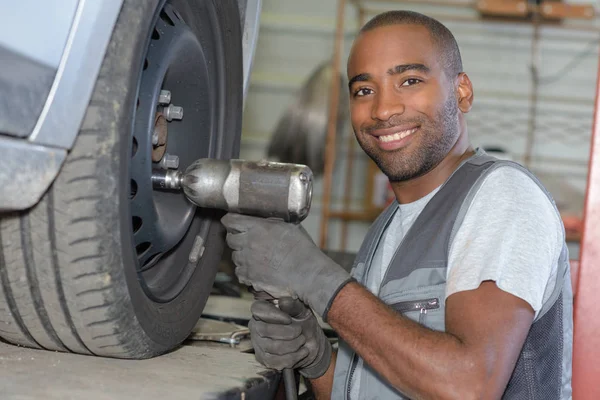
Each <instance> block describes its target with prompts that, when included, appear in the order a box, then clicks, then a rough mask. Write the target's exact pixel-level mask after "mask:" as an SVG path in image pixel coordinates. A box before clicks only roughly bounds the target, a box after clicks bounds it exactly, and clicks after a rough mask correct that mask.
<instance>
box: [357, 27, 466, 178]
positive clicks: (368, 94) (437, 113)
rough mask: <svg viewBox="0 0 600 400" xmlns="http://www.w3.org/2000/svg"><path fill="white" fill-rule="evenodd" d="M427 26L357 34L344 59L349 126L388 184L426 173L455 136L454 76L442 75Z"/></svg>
mask: <svg viewBox="0 0 600 400" xmlns="http://www.w3.org/2000/svg"><path fill="white" fill-rule="evenodd" d="M442 68H443V65H442V63H441V61H440V60H439V56H438V51H437V49H436V48H435V46H434V44H433V43H432V41H431V39H430V36H429V32H428V31H427V29H426V28H424V27H422V26H417V25H390V26H384V27H379V28H375V29H374V30H371V31H367V32H365V33H363V34H361V35H360V36H359V37H358V38H357V39H356V41H355V43H354V45H353V47H352V51H351V53H350V58H349V60H348V79H349V82H350V113H351V119H352V127H353V129H354V133H355V134H356V138H357V140H358V142H359V143H360V145H361V147H362V148H363V150H364V151H365V152H366V153H367V154H368V155H369V157H371V158H372V159H373V161H375V163H376V164H377V165H378V166H379V168H380V169H381V170H382V171H383V173H385V174H386V175H387V176H388V178H389V179H390V181H392V182H400V181H406V180H409V179H413V178H416V177H419V176H421V175H424V174H426V173H427V172H429V171H430V170H431V169H433V168H434V167H435V166H437V165H438V164H439V163H440V162H441V161H442V160H443V159H444V157H446V155H447V154H448V152H449V151H450V149H451V148H452V147H453V146H454V144H455V143H456V141H457V139H458V136H459V119H458V115H459V112H458V101H457V97H456V91H455V80H454V79H453V78H455V77H452V78H451V77H446V74H445V73H444V71H443V69H442Z"/></svg>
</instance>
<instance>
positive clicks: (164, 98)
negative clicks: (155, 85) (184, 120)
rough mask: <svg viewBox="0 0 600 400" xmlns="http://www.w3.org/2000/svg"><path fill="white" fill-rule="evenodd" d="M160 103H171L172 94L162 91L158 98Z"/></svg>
mask: <svg viewBox="0 0 600 400" xmlns="http://www.w3.org/2000/svg"><path fill="white" fill-rule="evenodd" d="M158 103H159V104H164V105H167V104H169V103H171V92H169V91H168V90H161V91H160V95H159V96H158Z"/></svg>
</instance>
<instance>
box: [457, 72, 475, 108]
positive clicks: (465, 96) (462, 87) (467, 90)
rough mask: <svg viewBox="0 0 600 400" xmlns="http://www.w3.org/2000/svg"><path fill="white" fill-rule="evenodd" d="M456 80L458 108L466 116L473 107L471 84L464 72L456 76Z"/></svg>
mask: <svg viewBox="0 0 600 400" xmlns="http://www.w3.org/2000/svg"><path fill="white" fill-rule="evenodd" d="M456 79H457V81H458V88H457V90H456V96H457V100H458V108H459V109H460V111H462V112H463V113H465V114H466V113H468V112H469V111H471V107H472V106H473V84H472V83H471V80H470V79H469V77H468V76H467V74H465V73H464V72H461V73H460V74H458V77H457V78H456Z"/></svg>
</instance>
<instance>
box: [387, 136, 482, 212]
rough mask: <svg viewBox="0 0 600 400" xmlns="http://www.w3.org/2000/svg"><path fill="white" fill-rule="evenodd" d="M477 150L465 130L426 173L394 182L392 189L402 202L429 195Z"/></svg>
mask: <svg viewBox="0 0 600 400" xmlns="http://www.w3.org/2000/svg"><path fill="white" fill-rule="evenodd" d="M474 153H475V150H474V149H473V147H472V146H471V144H470V143H469V138H468V135H467V133H466V130H463V131H462V132H461V134H460V136H459V137H458V140H457V141H456V143H455V144H454V146H453V147H452V149H450V151H449V152H448V155H446V157H445V158H444V159H443V160H442V161H441V162H440V163H439V164H438V165H437V166H435V167H434V168H433V169H432V170H430V171H429V172H427V173H426V174H425V175H421V176H419V177H418V178H414V179H411V180H408V181H403V182H392V183H391V186H392V190H393V191H394V194H395V195H396V199H397V200H398V203H400V204H407V203H412V202H413V201H417V200H419V199H420V198H422V197H425V196H427V195H428V194H429V193H431V192H432V191H433V190H435V189H436V188H437V187H438V186H440V185H441V184H443V183H444V182H446V180H447V179H448V178H449V177H450V175H452V173H453V172H454V171H455V170H456V169H457V168H458V166H459V165H460V163H461V162H462V161H463V160H465V159H467V158H469V157H471V156H472V155H473V154H474Z"/></svg>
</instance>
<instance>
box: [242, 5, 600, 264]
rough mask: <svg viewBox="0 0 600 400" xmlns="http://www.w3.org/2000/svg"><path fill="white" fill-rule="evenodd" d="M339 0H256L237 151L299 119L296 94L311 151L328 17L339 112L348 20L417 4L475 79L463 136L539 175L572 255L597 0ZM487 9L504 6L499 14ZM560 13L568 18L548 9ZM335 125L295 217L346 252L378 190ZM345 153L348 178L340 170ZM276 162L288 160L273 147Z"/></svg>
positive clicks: (383, 195) (322, 88)
mask: <svg viewBox="0 0 600 400" xmlns="http://www.w3.org/2000/svg"><path fill="white" fill-rule="evenodd" d="M346 3H347V4H346V5H345V6H344V7H343V15H344V17H343V20H342V21H339V19H338V18H336V10H337V8H338V2H337V1H335V0H303V1H301V2H300V1H295V0H264V1H263V11H262V15H261V23H260V35H259V40H258V45H257V50H256V56H255V61H254V68H253V73H252V77H251V81H250V88H249V91H248V97H247V99H246V104H245V111H244V123H243V133H242V142H241V157H242V158H247V159H260V158H267V157H268V154H267V153H268V148H269V146H270V145H271V143H272V141H273V138H274V133H275V131H276V130H277V129H278V126H279V129H281V125H280V123H281V122H282V121H283V124H285V123H286V122H289V121H290V118H296V119H298V118H299V116H298V115H293V113H294V111H293V110H295V112H296V113H298V105H299V104H300V107H305V109H302V110H300V111H301V112H300V114H302V112H305V113H306V115H303V116H302V115H301V118H304V119H306V120H310V121H312V122H311V123H312V124H313V125H314V127H315V131H314V132H311V135H313V136H314V138H313V140H312V142H311V146H312V147H311V148H321V150H323V149H324V148H325V132H326V129H327V116H328V112H327V105H328V101H329V100H328V98H329V93H330V89H329V88H330V86H331V81H332V74H331V68H329V69H328V70H327V71H325V72H323V69H322V68H321V69H319V68H320V67H322V66H323V65H329V66H331V60H332V58H333V54H334V50H335V31H336V24H338V23H340V22H342V23H343V40H342V42H343V43H342V46H341V57H340V73H341V75H342V77H343V82H341V84H340V85H341V87H340V90H341V92H340V95H341V96H342V101H340V102H339V110H338V111H339V115H340V118H342V119H343V120H345V121H346V122H347V100H346V103H344V97H343V96H347V85H346V81H345V79H346V77H345V67H346V61H347V57H348V52H349V49H350V46H351V43H352V40H353V39H354V37H355V35H356V32H357V30H358V28H359V24H360V22H359V21H360V19H361V18H363V20H364V21H365V22H366V21H368V19H370V18H371V17H372V16H374V15H375V14H377V13H378V12H380V11H385V10H390V9H408V10H414V11H418V12H422V13H424V14H427V15H430V16H432V17H434V18H437V19H439V20H440V21H441V22H442V23H444V24H445V25H446V26H447V27H448V28H449V29H450V30H451V31H452V32H453V34H454V35H455V37H456V39H457V41H458V44H459V47H460V50H461V53H462V57H463V64H464V70H465V71H466V72H467V73H468V74H469V76H470V78H471V80H472V82H473V85H474V89H475V102H474V107H473V109H472V111H471V112H470V113H469V114H467V121H468V127H469V134H470V137H471V140H472V142H473V144H474V145H475V146H478V147H483V148H487V149H490V150H491V149H494V150H502V151H504V152H505V153H504V154H503V155H502V156H503V157H507V158H511V159H513V160H515V161H519V162H521V163H523V164H524V165H526V166H527V167H529V168H530V169H531V170H532V171H533V172H534V173H536V175H538V177H540V179H541V180H542V182H543V183H544V184H545V185H546V187H547V188H548V189H549V190H550V191H551V193H552V194H553V196H554V197H555V200H556V202H557V204H558V206H559V209H560V211H561V213H562V214H563V219H564V221H565V226H566V228H567V232H568V241H569V244H570V248H571V258H572V259H577V258H578V256H579V254H578V242H579V238H580V233H581V225H580V218H581V216H582V212H583V204H584V197H585V187H586V178H587V168H588V159H589V148H590V138H591V132H592V119H593V108H594V99H595V86H596V79H597V71H598V50H599V49H598V44H599V40H598V39H599V29H600V23H599V21H598V18H597V17H596V15H597V14H598V13H597V11H596V10H594V7H596V6H597V5H598V4H597V2H594V1H584V0H578V1H576V2H572V1H552V2H549V1H546V2H544V3H543V8H542V7H540V10H539V11H540V14H538V15H540V17H539V19H537V20H536V18H537V17H534V18H533V19H531V18H524V17H521V16H519V15H518V14H520V13H521V12H522V11H524V9H523V7H524V4H528V6H532V2H529V3H528V2H526V1H521V0H500V1H494V0H485V1H475V2H472V1H471V2H470V1H460V0H459V1H431V0H424V1H374V0H373V1H367V0H364V1H348V2H346ZM500 3H502V4H500ZM533 3H535V1H534V2H533ZM578 5H581V7H580V6H578ZM549 6H550V7H549ZM568 6H571V7H568ZM548 7H549V8H548ZM498 10H500V12H501V13H503V14H506V13H509V14H510V13H512V14H514V15H513V16H506V15H504V16H501V17H499V16H498V15H497V13H498ZM525 12H526V11H525ZM565 12H566V13H568V15H570V16H573V17H574V18H568V19H562V18H559V19H555V17H556V16H558V17H560V16H562V15H564V14H563V13H565ZM542 15H543V17H542ZM536 25H537V27H536ZM327 72H328V74H327ZM307 90H308V93H309V95H310V94H311V93H312V94H313V97H312V98H311V99H310V100H308V102H312V105H313V107H312V108H311V107H310V105H311V104H308V105H307V100H306V94H307ZM302 96H304V97H302ZM316 105H318V106H319V110H321V111H320V115H316V116H315V115H312V114H314V113H315V106H316ZM309 113H312V114H311V116H310V118H309V115H308V114H309ZM310 121H309V122H310ZM337 133H338V134H337V139H336V142H335V152H334V153H335V164H334V170H333V176H332V179H331V182H332V189H331V201H330V202H329V204H325V205H324V203H323V198H324V197H323V172H322V171H320V172H319V173H318V174H317V178H316V181H315V191H314V197H313V203H312V210H311V213H310V215H309V217H308V218H307V219H306V220H305V222H304V226H305V228H306V229H307V231H308V232H309V233H310V234H311V236H312V237H313V239H314V240H315V241H316V242H317V243H320V244H325V247H326V248H327V249H330V250H333V251H345V252H349V253H353V252H356V251H357V250H358V247H359V246H360V243H361V241H362V239H363V237H364V235H365V233H366V231H367V229H368V227H369V225H370V223H371V222H372V220H373V217H374V215H376V214H377V211H378V210H380V209H381V207H382V206H384V205H385V203H386V202H387V201H389V195H390V193H389V190H388V188H387V185H386V180H385V179H381V176H379V175H378V174H377V173H376V171H375V169H374V168H373V164H372V163H371V162H370V161H369V160H368V158H367V157H366V155H365V154H364V153H363V152H362V150H361V149H360V148H359V147H358V145H357V144H356V142H355V141H354V144H352V143H351V141H353V140H354V139H351V140H348V138H349V137H353V134H352V131H351V127H350V126H349V124H348V123H346V124H338V129H337ZM295 140H297V141H298V142H300V141H301V140H303V138H296V139H295ZM315 146H316V147H315ZM349 147H353V149H354V157H351V156H350V155H349V152H348V149H349ZM269 158H271V159H273V157H272V156H271V157H269ZM280 158H281V157H280ZM351 158H352V161H351V162H352V168H351V170H350V174H351V175H350V176H351V179H347V176H348V174H347V173H348V171H347V170H348V163H349V160H350V159H351ZM281 161H290V160H289V159H285V157H283V159H281ZM292 161H293V160H292ZM310 161H311V162H314V160H310ZM317 164H318V162H317ZM309 166H311V167H312V165H309ZM320 167H321V165H318V168H317V169H318V170H320V169H321V168H320ZM349 186H351V187H350V188H349ZM324 206H326V207H327V213H328V218H326V220H325V219H323V211H324V210H323V207H324ZM324 224H327V228H328V229H327V231H328V233H327V235H326V241H325V240H324V238H323V237H322V236H323V225H324Z"/></svg>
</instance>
